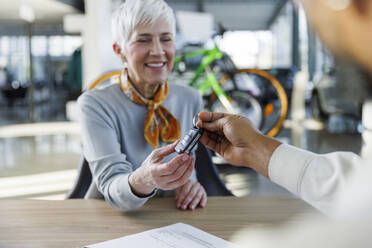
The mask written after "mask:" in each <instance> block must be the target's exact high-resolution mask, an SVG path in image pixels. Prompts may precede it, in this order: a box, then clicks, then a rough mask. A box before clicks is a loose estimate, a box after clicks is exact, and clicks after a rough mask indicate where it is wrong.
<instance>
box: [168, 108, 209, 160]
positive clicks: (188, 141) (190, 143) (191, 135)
mask: <svg viewBox="0 0 372 248" xmlns="http://www.w3.org/2000/svg"><path fill="white" fill-rule="evenodd" d="M196 120H197V119H196V115H195V116H194V118H193V119H192V123H193V125H194V126H193V127H192V128H191V129H190V131H188V132H187V134H186V135H185V136H184V137H183V138H182V139H181V140H180V142H178V144H177V145H176V147H175V148H174V149H175V150H176V152H177V153H179V154H181V153H190V152H192V150H193V149H194V147H195V145H196V143H197V142H198V141H199V139H200V138H201V136H202V135H203V132H204V129H202V128H199V127H197V126H196Z"/></svg>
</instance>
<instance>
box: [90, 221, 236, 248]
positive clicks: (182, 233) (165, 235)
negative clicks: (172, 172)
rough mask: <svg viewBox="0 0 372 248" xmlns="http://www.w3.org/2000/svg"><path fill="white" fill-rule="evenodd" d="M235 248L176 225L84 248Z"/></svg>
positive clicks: (211, 236) (191, 228) (184, 226)
mask: <svg viewBox="0 0 372 248" xmlns="http://www.w3.org/2000/svg"><path fill="white" fill-rule="evenodd" d="M116 247H118V248H119V247H120V248H122V247H135V248H142V247H146V248H147V247H151V248H227V247H229V248H237V246H235V245H233V244H232V243H231V242H228V241H226V240H223V239H221V238H218V237H216V236H214V235H211V234H209V233H206V232H204V231H202V230H200V229H197V228H195V227H193V226H190V225H186V224H183V223H177V224H173V225H170V226H165V227H161V228H156V229H152V230H149V231H145V232H141V233H137V234H133V235H129V236H126V237H123V238H118V239H113V240H109V241H105V242H102V243H98V244H94V245H89V246H86V248H116Z"/></svg>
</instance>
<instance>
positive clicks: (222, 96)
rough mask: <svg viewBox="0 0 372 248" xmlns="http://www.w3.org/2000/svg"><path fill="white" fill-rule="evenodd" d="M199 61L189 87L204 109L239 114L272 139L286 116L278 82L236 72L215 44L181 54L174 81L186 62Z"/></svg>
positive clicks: (258, 74) (259, 74)
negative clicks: (192, 88) (201, 101)
mask: <svg viewBox="0 0 372 248" xmlns="http://www.w3.org/2000/svg"><path fill="white" fill-rule="evenodd" d="M198 57H199V58H201V60H200V61H198V62H197V68H196V69H195V70H194V71H192V72H191V73H192V77H191V79H189V81H188V85H189V86H191V87H194V88H196V89H198V90H199V92H200V94H201V95H202V96H203V98H204V102H205V104H204V105H205V108H206V109H208V110H210V111H213V112H226V113H232V114H240V115H243V116H246V117H248V118H249V119H250V120H251V122H252V123H253V125H254V126H255V127H256V128H258V129H260V130H261V131H262V132H263V133H265V134H266V135H268V136H275V135H276V134H277V133H278V132H279V130H280V128H281V127H282V125H283V123H284V120H285V117H286V115H287V109H288V100H287V95H286V92H285V90H284V88H283V86H282V85H281V84H280V83H279V81H278V80H277V79H276V78H275V77H273V76H272V75H271V74H269V73H268V72H266V71H263V70H257V69H237V68H236V66H235V65H234V63H233V61H232V60H231V58H230V57H229V56H228V55H227V54H225V53H223V52H222V51H221V50H220V49H219V47H218V46H217V44H215V45H214V47H213V48H212V49H200V50H196V51H191V52H186V53H183V54H182V55H181V56H178V57H177V58H176V59H175V66H174V68H175V69H174V70H175V73H176V74H177V75H175V76H174V81H179V80H180V77H182V75H183V74H185V72H186V71H187V63H188V62H187V61H188V60H193V59H194V60H195V58H198ZM170 81H171V80H170Z"/></svg>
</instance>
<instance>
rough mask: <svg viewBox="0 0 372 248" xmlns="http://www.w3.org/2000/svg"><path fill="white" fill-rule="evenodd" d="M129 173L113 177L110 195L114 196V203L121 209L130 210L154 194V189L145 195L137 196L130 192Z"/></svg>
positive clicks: (139, 205)
mask: <svg viewBox="0 0 372 248" xmlns="http://www.w3.org/2000/svg"><path fill="white" fill-rule="evenodd" d="M129 175H130V174H124V175H120V176H118V177H117V178H115V179H114V181H113V182H112V183H113V185H112V186H113V187H111V188H112V193H113V194H112V196H113V198H114V205H116V206H117V207H119V208H121V209H123V210H131V209H136V208H139V207H141V206H142V205H143V204H145V202H146V201H147V200H148V199H149V198H151V197H153V196H154V195H155V194H156V190H154V192H152V193H151V194H150V195H148V196H146V197H139V196H137V195H135V194H134V193H133V192H132V189H131V187H130V185H129V181H128V180H129Z"/></svg>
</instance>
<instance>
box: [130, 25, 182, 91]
mask: <svg viewBox="0 0 372 248" xmlns="http://www.w3.org/2000/svg"><path fill="white" fill-rule="evenodd" d="M175 52H176V47H175V42H174V36H173V33H172V28H171V26H170V25H169V24H168V23H167V22H166V21H162V20H159V21H156V22H155V23H154V24H153V25H141V26H138V27H137V28H136V29H135V30H134V32H133V34H132V36H131V38H130V40H129V41H128V42H127V43H126V45H125V47H124V51H123V59H124V61H125V62H126V63H127V67H128V73H129V77H130V79H131V81H132V83H134V84H135V85H143V84H149V85H158V84H161V83H163V82H164V81H165V80H166V79H167V77H168V75H169V73H170V72H171V71H172V68H173V62H174V55H175Z"/></svg>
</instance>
